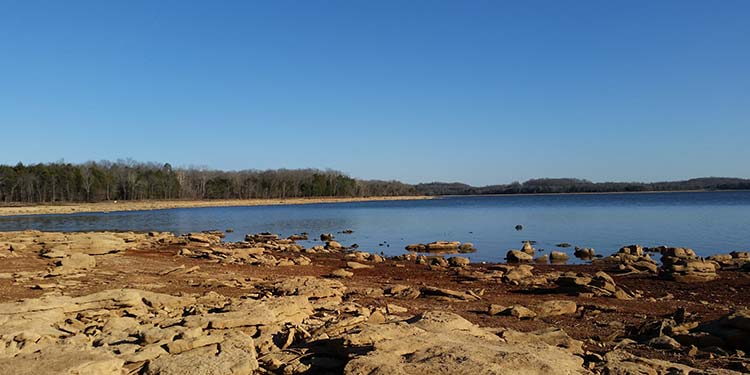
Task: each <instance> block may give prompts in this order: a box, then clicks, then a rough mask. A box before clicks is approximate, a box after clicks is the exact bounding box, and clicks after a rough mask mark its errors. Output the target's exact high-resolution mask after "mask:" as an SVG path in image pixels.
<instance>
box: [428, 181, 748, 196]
mask: <svg viewBox="0 0 750 375" xmlns="http://www.w3.org/2000/svg"><path fill="white" fill-rule="evenodd" d="M416 189H417V192H419V193H420V194H424V195H470V194H472V195H481V194H555V193H620V192H659V191H662V192H663V191H686V190H750V179H742V178H726V177H703V178H694V179H690V180H684V181H665V182H591V181H588V180H582V179H577V178H539V179H532V180H528V181H526V182H523V183H521V182H513V183H511V184H506V185H489V186H481V187H474V186H470V185H466V184H461V183H441V182H432V183H426V184H418V185H416Z"/></svg>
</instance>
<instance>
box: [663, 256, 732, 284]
mask: <svg viewBox="0 0 750 375" xmlns="http://www.w3.org/2000/svg"><path fill="white" fill-rule="evenodd" d="M680 250H682V249H680ZM691 252H692V250H691ZM672 254H679V255H680V256H673V255H662V267H661V269H660V270H659V277H661V278H662V279H665V280H674V281H677V282H684V283H692V282H704V281H711V280H714V279H716V278H718V275H717V274H716V269H717V266H716V263H715V262H712V261H708V260H704V259H702V258H697V257H695V256H694V255H688V253H684V252H674V253H672ZM693 254H694V253H693Z"/></svg>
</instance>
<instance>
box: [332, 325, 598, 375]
mask: <svg viewBox="0 0 750 375" xmlns="http://www.w3.org/2000/svg"><path fill="white" fill-rule="evenodd" d="M519 335H523V334H521V333H519ZM343 339H344V341H345V343H346V346H347V347H348V350H349V351H350V352H351V353H352V354H353V355H354V358H353V359H352V360H351V361H349V363H348V364H347V365H346V368H345V369H344V374H347V375H364V374H509V373H514V374H532V375H533V374H550V373H556V374H584V373H586V371H585V370H584V369H583V367H582V364H583V360H582V359H581V358H580V357H577V356H575V355H573V354H571V353H569V352H567V351H566V350H564V349H562V348H558V347H555V346H552V345H549V344H546V343H543V342H538V341H536V342H526V341H523V340H522V341H519V342H518V343H513V344H509V343H506V342H504V341H503V340H501V339H500V338H499V337H497V336H496V335H494V334H491V333H490V332H488V331H485V330H483V329H481V328H479V327H477V326H475V325H473V324H471V323H470V322H468V321H466V320H465V319H463V318H461V317H460V316H458V315H455V314H452V313H448V312H426V313H424V314H423V315H422V316H421V317H419V318H417V319H415V320H414V321H412V322H411V323H404V322H399V323H388V324H385V325H366V326H364V327H363V328H362V330H361V331H359V332H357V333H353V334H347V335H345V336H344V337H343ZM527 341H531V340H527ZM368 349H369V351H368ZM356 353H366V354H356Z"/></svg>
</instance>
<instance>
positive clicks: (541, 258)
mask: <svg viewBox="0 0 750 375" xmlns="http://www.w3.org/2000/svg"><path fill="white" fill-rule="evenodd" d="M548 262H549V256H548V255H547V254H544V255H541V256H538V257H536V259H534V263H539V264H547V263H548Z"/></svg>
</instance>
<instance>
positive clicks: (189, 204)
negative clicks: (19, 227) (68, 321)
mask: <svg viewBox="0 0 750 375" xmlns="http://www.w3.org/2000/svg"><path fill="white" fill-rule="evenodd" d="M431 198H432V197H427V196H395V197H347V198H288V199H227V200H205V201H195V200H164V201H160V200H149V201H119V202H117V203H115V202H113V201H112V202H98V203H70V204H59V205H33V206H5V207H0V216H20V215H45V214H75V213H82V212H116V211H143V210H163V209H169V208H194V207H239V206H272V205H290V204H314V203H345V202H372V201H400V200H421V199H431Z"/></svg>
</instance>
